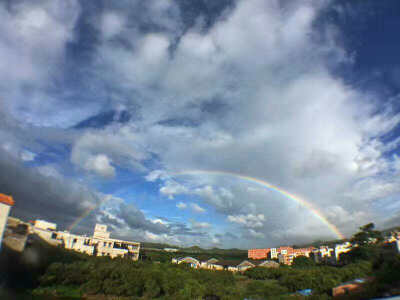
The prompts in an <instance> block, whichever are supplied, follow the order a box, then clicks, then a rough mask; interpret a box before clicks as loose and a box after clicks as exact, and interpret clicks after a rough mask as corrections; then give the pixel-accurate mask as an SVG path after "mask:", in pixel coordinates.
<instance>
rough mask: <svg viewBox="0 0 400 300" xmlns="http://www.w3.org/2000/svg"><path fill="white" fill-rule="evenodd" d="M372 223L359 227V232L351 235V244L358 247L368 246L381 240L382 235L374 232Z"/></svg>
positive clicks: (376, 231)
mask: <svg viewBox="0 0 400 300" xmlns="http://www.w3.org/2000/svg"><path fill="white" fill-rule="evenodd" d="M374 228H375V225H374V223H369V224H366V225H364V226H361V227H360V231H359V232H357V233H356V234H355V235H353V237H352V239H351V242H352V243H355V244H357V245H359V246H363V245H369V244H372V243H376V242H378V241H381V240H382V233H381V232H380V231H378V230H374Z"/></svg>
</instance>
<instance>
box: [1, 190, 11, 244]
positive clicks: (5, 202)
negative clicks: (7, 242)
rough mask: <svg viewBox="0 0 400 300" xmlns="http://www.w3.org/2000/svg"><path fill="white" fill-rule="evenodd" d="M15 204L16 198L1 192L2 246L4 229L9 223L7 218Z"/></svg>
mask: <svg viewBox="0 0 400 300" xmlns="http://www.w3.org/2000/svg"><path fill="white" fill-rule="evenodd" d="M13 205H14V199H13V198H12V197H11V196H7V195H4V194H0V247H1V243H2V241H3V235H4V230H5V229H6V225H7V218H8V215H9V213H10V209H11V207H13Z"/></svg>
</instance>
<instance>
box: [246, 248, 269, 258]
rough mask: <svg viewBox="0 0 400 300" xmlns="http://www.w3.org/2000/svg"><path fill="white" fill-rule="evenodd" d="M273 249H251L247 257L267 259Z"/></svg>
mask: <svg viewBox="0 0 400 300" xmlns="http://www.w3.org/2000/svg"><path fill="white" fill-rule="evenodd" d="M270 250H271V249H249V250H247V257H248V258H250V259H266V258H267V257H268V254H269V252H270Z"/></svg>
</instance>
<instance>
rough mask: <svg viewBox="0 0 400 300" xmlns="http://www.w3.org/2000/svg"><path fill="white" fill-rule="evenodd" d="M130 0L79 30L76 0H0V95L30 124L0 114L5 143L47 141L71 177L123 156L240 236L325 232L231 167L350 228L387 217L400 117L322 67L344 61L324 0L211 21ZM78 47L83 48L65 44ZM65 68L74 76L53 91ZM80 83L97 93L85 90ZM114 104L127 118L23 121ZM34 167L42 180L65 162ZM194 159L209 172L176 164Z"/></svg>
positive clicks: (257, 7)
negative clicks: (89, 124)
mask: <svg viewBox="0 0 400 300" xmlns="http://www.w3.org/2000/svg"><path fill="white" fill-rule="evenodd" d="M139 2H140V1H129V3H128V1H118V3H110V4H107V5H105V8H104V10H100V11H99V12H97V11H95V12H90V13H92V15H91V17H92V19H91V20H92V21H91V22H89V23H90V24H89V25H85V26H89V27H84V28H79V29H85V30H79V32H80V35H79V36H77V35H76V32H77V31H76V30H75V26H83V25H82V24H81V23H79V22H78V20H79V16H80V14H81V7H80V5H79V3H78V2H76V1H72V0H71V1H67V2H60V1H45V0H43V1H40V3H39V2H38V3H39V4H38V3H31V2H27V1H19V2H18V3H17V4H12V5H11V8H12V9H9V8H8V7H6V6H5V5H3V4H1V5H0V19H1V20H2V21H1V23H2V27H1V29H0V33H3V34H0V36H1V37H0V54H1V57H4V58H6V59H3V60H2V62H0V79H1V80H0V81H1V82H2V83H0V97H2V98H4V99H5V101H4V102H2V103H0V109H1V110H2V111H10V112H12V114H13V115H15V116H16V117H17V118H18V120H19V121H18V122H21V123H23V126H26V127H25V128H22V129H21V128H19V129H18V127H19V126H17V125H15V120H10V118H8V117H7V118H0V137H1V140H2V144H1V145H0V148H1V149H3V150H4V151H6V152H8V153H16V154H15V155H13V156H14V158H13V159H21V158H22V159H24V160H25V162H33V161H35V162H36V161H37V160H39V161H40V158H41V156H40V153H41V152H43V148H45V147H44V146H43V145H44V144H53V146H54V147H56V148H57V151H59V152H62V151H65V152H67V154H65V155H69V159H68V161H69V163H71V164H72V165H73V166H75V168H74V171H75V172H77V174H79V175H80V172H81V171H84V172H88V173H91V174H96V175H99V176H102V177H105V178H106V179H109V180H114V178H115V177H117V176H118V175H119V172H118V171H119V169H125V170H126V169H128V170H129V171H130V172H132V173H134V174H135V176H137V174H136V173H139V174H142V175H143V174H144V177H145V180H146V181H147V182H146V184H149V185H154V186H156V185H158V186H157V187H158V191H159V196H160V198H162V199H164V198H163V197H166V198H170V199H173V198H175V197H176V198H178V197H183V198H185V199H184V202H179V203H177V204H176V206H177V208H178V209H185V208H190V210H189V209H187V210H185V211H183V212H182V213H188V214H189V213H190V212H191V211H192V212H198V213H201V212H204V211H205V209H204V208H203V207H202V205H203V204H205V205H207V210H208V211H210V212H212V213H215V215H216V216H218V217H220V218H221V219H222V220H227V221H228V223H227V224H228V225H229V226H234V227H235V229H238V230H239V232H238V236H239V235H240V236H241V237H242V238H243V237H246V238H247V239H250V240H251V239H254V241H255V243H260V245H261V242H262V239H263V238H265V239H268V243H271V244H274V243H275V244H277V243H281V242H284V241H297V240H301V239H305V240H306V239H309V240H311V239H313V238H315V237H335V236H334V233H332V232H331V231H330V230H329V228H327V227H326V226H322V225H321V222H320V220H319V219H318V218H317V217H315V216H313V214H312V213H311V212H310V211H309V210H307V208H306V207H304V206H302V205H301V204H299V202H296V201H295V200H293V199H289V198H287V197H284V196H282V195H281V194H279V193H277V192H274V191H272V190H268V188H267V187H265V186H264V187H263V186H262V185H259V184H258V185H256V183H254V182H252V181H251V179H250V180H248V181H244V180H243V179H240V178H238V177H235V176H234V175H227V174H242V175H245V176H248V177H255V178H258V179H260V180H264V181H268V182H270V183H271V184H275V185H277V186H279V187H280V188H281V189H284V190H286V191H288V192H290V193H293V194H295V195H296V196H298V197H301V198H303V199H304V200H306V201H308V202H310V203H311V204H312V205H313V206H314V207H315V208H316V209H317V210H318V211H319V212H320V213H321V214H322V215H324V216H325V217H326V218H327V219H328V220H329V221H330V222H332V223H334V224H335V225H337V226H338V227H339V229H340V230H341V231H343V232H344V233H346V234H348V233H350V232H351V231H352V230H353V229H354V227H358V226H359V225H362V224H360V223H362V222H365V221H366V220H367V219H370V218H376V219H379V218H381V217H382V215H380V214H382V213H381V212H377V211H374V204H375V203H376V202H377V201H378V200H379V199H382V198H388V197H391V196H393V195H395V194H397V193H399V186H400V183H399V181H398V180H397V179H396V178H398V174H399V170H400V167H399V166H400V163H399V161H400V160H399V159H398V157H397V156H392V154H391V153H392V151H393V150H394V149H396V148H397V147H398V145H399V141H400V140H399V139H392V140H390V139H389V138H388V137H389V136H390V134H392V132H393V130H394V129H395V128H396V126H398V124H399V122H400V115H399V114H397V113H396V110H395V107H394V105H391V104H390V103H388V104H387V105H386V106H385V107H382V106H380V104H379V103H380V102H379V100H381V99H379V98H380V96H379V95H371V94H369V93H367V92H365V91H363V90H360V89H359V88H357V87H355V86H352V85H351V84H349V83H347V82H345V81H344V80H343V79H342V78H340V77H339V75H337V72H332V70H331V69H330V66H332V65H339V66H346V67H349V66H351V55H349V54H348V53H347V49H344V48H343V47H342V46H341V45H343V43H341V41H340V32H337V29H335V28H334V26H333V25H332V24H329V21H324V22H319V17H320V15H321V12H322V11H323V10H324V8H326V5H329V2H326V1H300V0H298V1H291V2H290V4H289V3H286V2H285V3H283V2H280V1H262V0H248V1H247V0H246V1H237V2H235V3H234V4H235V5H231V6H229V9H227V10H225V11H224V12H223V13H221V14H220V15H217V16H214V18H213V20H212V21H210V20H209V18H208V17H207V16H203V18H199V19H197V20H196V21H193V22H192V23H190V25H188V24H189V22H187V19H188V18H187V16H188V15H185V13H186V14H188V12H187V11H184V10H182V9H180V6H179V5H180V4H179V3H176V2H173V1H161V2H160V1H153V0H151V1H146V3H141V4H140V3H139ZM182 7H183V6H181V8H182ZM225 8H227V7H225ZM219 12H220V11H219ZM84 13H87V14H89V12H87V11H84ZM249 16H251V17H249ZM207 20H208V21H207ZM317 21H318V22H317ZM78 23H79V24H78ZM319 26H320V27H319ZM48 28H52V30H48ZM85 32H86V34H87V32H90V33H91V34H87V36H86V35H85ZM88 36H90V37H91V38H92V39H93V41H92V40H91V39H90V38H89V37H88ZM78 38H79V39H81V40H80V41H77V39H78ZM74 42H76V44H74ZM68 43H70V44H68ZM71 43H72V44H71ZM67 44H68V45H70V47H66V45H67ZM22 45H24V46H22ZM77 48H79V49H80V50H81V51H82V52H79V53H81V54H82V55H83V54H85V55H84V56H83V57H85V61H84V62H83V61H82V59H81V60H80V61H78V58H77V57H74V53H73V52H74V51H72V50H69V51H71V52H70V53H67V52H66V51H68V49H77ZM66 54H68V55H66ZM86 58H87V59H86ZM66 59H70V60H69V61H68V64H66V65H71V66H72V67H71V68H74V69H75V68H76V69H78V71H76V73H74V75H76V74H78V73H79V74H80V75H81V76H82V77H79V78H84V79H83V80H82V81H83V82H82V83H81V84H82V90H83V91H84V92H82V93H81V94H79V97H75V96H76V95H75V94H74V93H72V92H71V90H77V89H78V88H77V87H76V86H75V87H74V85H76V84H77V83H76V81H79V79H75V78H74V80H71V78H69V77H68V76H67V74H68V70H67V67H65V72H57V70H59V69H62V68H60V66H61V65H62V64H63V62H65V60H66ZM75 60H76V61H75ZM15 66H17V67H15ZM77 66H79V67H77ZM10 70H11V71H10ZM21 70H23V72H22V71H21ZM63 70H64V69H63ZM1 71H3V72H1ZM1 74H2V75H1ZM5 74H6V75H5ZM82 74H83V75H82ZM50 78H51V79H52V80H50ZM60 78H64V79H65V80H66V81H68V82H69V81H72V82H73V83H71V84H69V85H68V87H67V88H66V89H64V86H63V85H62V84H60V83H59V81H60V82H62V81H63V80H61V79H60ZM53 79H54V82H53ZM60 86H61V87H62V88H61V89H60V88H59V87H60ZM57 87H58V88H57ZM79 87H81V85H79ZM60 90H63V91H64V90H65V92H63V93H61V92H60ZM86 93H88V94H90V95H91V96H92V97H93V98H94V99H95V101H94V100H92V101H86V98H84V97H83V96H84V95H83V94H86ZM27 96H29V97H27ZM72 98H78V99H81V100H74V101H72V100H71V99H72ZM89 98H90V97H89ZM67 99H68V100H67ZM103 99H104V100H103ZM385 103H386V102H385ZM77 104H78V105H77ZM105 106H107V107H105ZM110 107H111V108H113V109H115V107H123V109H124V110H126V111H127V112H128V113H129V114H130V115H131V116H134V117H132V118H130V119H129V120H127V121H126V122H124V123H118V122H114V120H113V121H110V122H109V123H107V124H105V125H104V128H101V129H97V130H93V129H87V128H80V129H76V130H64V131H60V130H58V131H53V132H51V131H49V129H43V132H42V133H41V134H40V133H39V130H37V128H36V127H34V126H31V125H32V124H33V125H37V126H50V127H68V126H72V125H73V124H76V123H77V121H79V120H82V119H84V118H85V117H89V116H92V115H96V114H98V113H99V112H100V113H101V112H102V111H104V110H105V109H108V108H110ZM26 124H30V125H29V126H27V125H26ZM23 131H29V133H34V134H27V133H25V134H24V133H23ZM9 132H12V133H13V134H10V133H9ZM45 135H48V136H49V137H47V138H44V136H45ZM57 136H59V138H57ZM62 139H64V140H67V142H62V141H60V140H62ZM25 140H26V145H24V142H22V141H25ZM37 140H39V142H38V141H37ZM59 149H62V151H60V150H59ZM65 149H67V150H65ZM69 149H70V151H69ZM55 152H56V151H55ZM63 153H64V152H63ZM2 155H3V154H2ZM4 155H10V154H4ZM4 157H6V156H4ZM7 157H8V156H7ZM63 159H64V160H65V157H63ZM67 163H68V162H63V164H65V165H67ZM65 165H63V166H65ZM68 167H70V166H68ZM16 168H17V167H16ZM21 168H22V167H21ZM17 169H18V168H17ZM40 170H41V171H40V172H42V175H43V174H45V175H46V178H51V180H53V179H54V178H56V177H57V176H62V174H58V175H57V173H55V172H52V171H51V169H50V168H42V169H40ZM54 170H60V168H58V169H54ZM190 170H204V171H205V172H203V173H198V174H197V175H196V174H192V175H188V174H186V175H185V171H190ZM207 170H210V171H213V170H217V171H219V172H221V175H220V176H217V175H215V174H214V175H213V174H212V173H207ZM223 173H225V174H226V175H222V174H223ZM49 180H50V179H49ZM54 180H55V179H54ZM48 200H49V202H50V203H52V202H51V199H48ZM179 200H181V198H179ZM96 201H97V200H93V201H92V202H96ZM52 205H53V204H52ZM120 205H122V206H121V207H120ZM123 205H124V204H118V205H116V207H117V208H112V209H111V208H110V209H106V208H105V209H104V214H103V215H101V214H99V218H100V219H101V218H102V219H104V220H105V221H107V222H109V223H110V224H114V225H112V226H115V229H116V228H117V227H118V226H119V227H120V228H122V229H120V231H121V233H124V234H128V232H129V230H132V228H138V229H137V231H134V233H135V234H138V235H139V236H140V237H143V238H144V239H149V240H156V239H158V240H167V239H172V237H173V235H176V236H177V237H179V238H178V239H179V242H180V243H187V242H189V241H193V242H195V241H202V239H203V238H204V239H206V238H209V237H210V236H207V237H206V236H205V235H204V233H202V232H200V231H196V230H194V228H190V227H188V226H187V224H178V223H174V224H173V223H165V224H163V223H162V222H154V220H152V219H148V218H146V216H145V215H144V214H143V212H142V211H140V210H139V209H138V208H136V207H135V206H131V205H130V204H129V205H128V204H125V205H127V206H123ZM122 208H123V209H122ZM78 210H79V209H78ZM112 216H118V217H117V218H113V217H112ZM117 219H120V220H122V223H118V221H116V220H117ZM351 220H353V222H351ZM118 224H119V225H118ZM311 232H312V236H311V235H309V233H311ZM215 238H216V239H218V240H220V241H221V242H226V241H227V240H231V244H233V243H234V240H235V238H232V237H231V238H230V239H229V237H228V236H226V237H215ZM215 242H217V241H216V240H215ZM236 245H240V241H236ZM263 246H264V245H263Z"/></svg>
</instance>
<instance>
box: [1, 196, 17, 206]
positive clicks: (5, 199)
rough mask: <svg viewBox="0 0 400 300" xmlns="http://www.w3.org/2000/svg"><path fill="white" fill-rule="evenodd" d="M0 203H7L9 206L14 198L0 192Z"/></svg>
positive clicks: (12, 203)
mask: <svg viewBox="0 0 400 300" xmlns="http://www.w3.org/2000/svg"><path fill="white" fill-rule="evenodd" d="M0 203H3V204H7V205H9V206H13V205H14V199H13V198H12V197H11V196H7V195H4V194H0Z"/></svg>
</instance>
